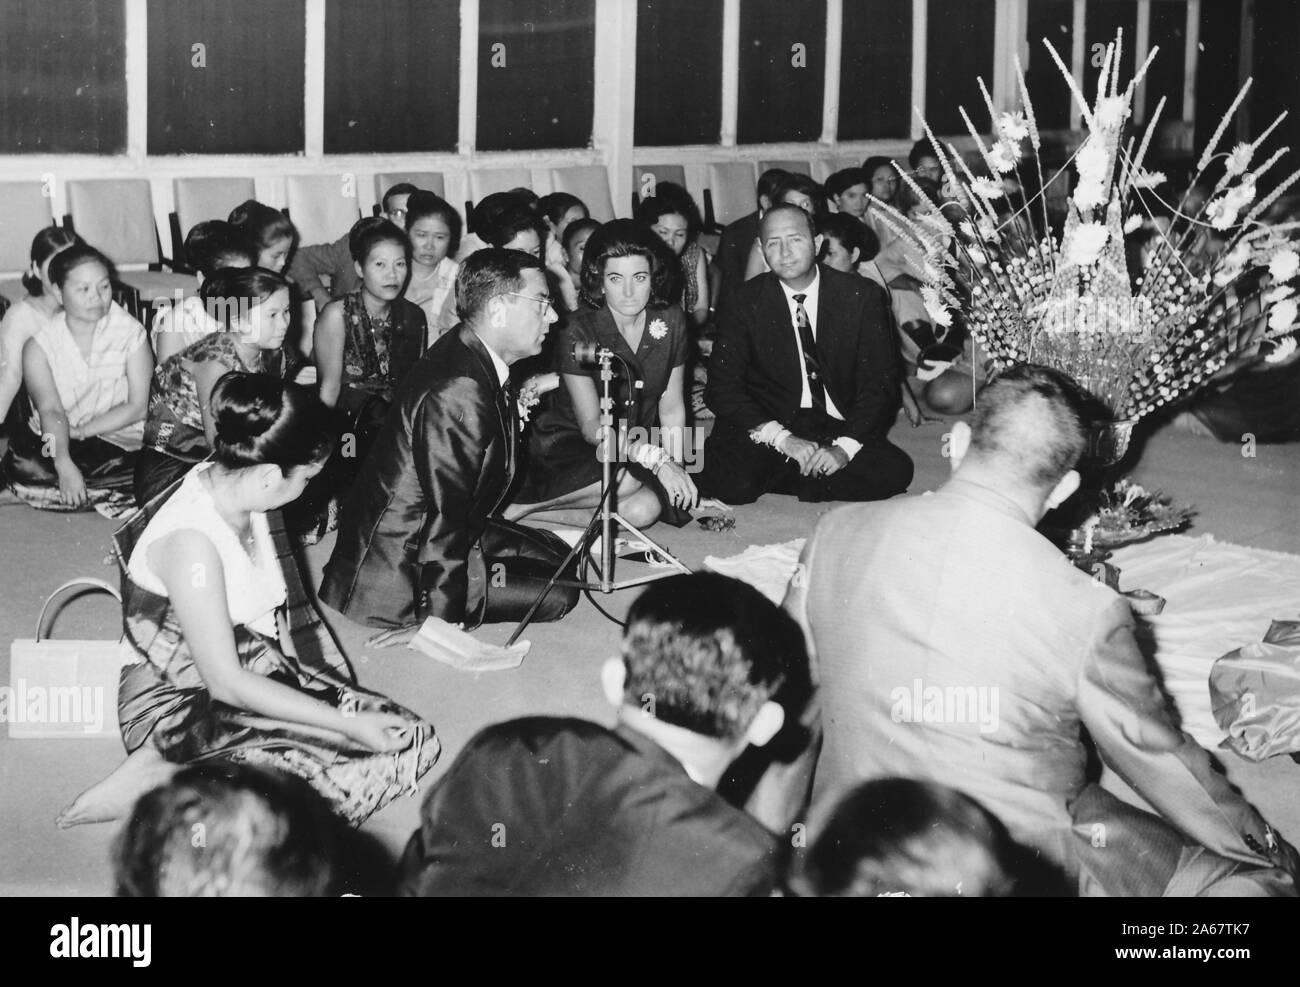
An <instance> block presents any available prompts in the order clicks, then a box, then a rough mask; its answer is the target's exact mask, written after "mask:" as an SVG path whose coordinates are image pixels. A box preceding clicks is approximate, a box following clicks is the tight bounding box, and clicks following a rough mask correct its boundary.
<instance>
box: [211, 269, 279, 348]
mask: <svg viewBox="0 0 1300 987" xmlns="http://www.w3.org/2000/svg"><path fill="white" fill-rule="evenodd" d="M288 287H289V282H288V281H287V280H286V279H285V278H284V277H283V276H282V275H280V274H276V273H275V272H274V271H268V270H267V269H266V268H264V267H219V268H217V269H216V270H215V271H213V272H212V276H211V277H210V278H207V279H206V280H204V282H203V286H202V287H201V288H199V298H200V299H201V300H202V302H203V309H204V311H205V312H207V313H208V315H209V316H211V317H212V319H213V320H214V321H215V322H218V323H220V324H221V325H222V326H223V327H224V328H225V330H226V332H231V331H233V330H234V325H233V322H234V320H235V318H236V317H238V316H239V315H240V314H241V313H246V312H247V311H248V310H249V309H252V308H256V307H257V306H258V305H260V304H262V302H264V301H266V300H267V299H268V298H270V297H271V296H272V295H273V294H275V293H276V292H277V291H281V290H283V289H286V288H288Z"/></svg>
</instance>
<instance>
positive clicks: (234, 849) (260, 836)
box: [113, 761, 345, 898]
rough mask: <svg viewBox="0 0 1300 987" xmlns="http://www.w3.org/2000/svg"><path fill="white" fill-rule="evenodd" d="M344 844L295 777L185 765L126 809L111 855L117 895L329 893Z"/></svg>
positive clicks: (325, 810) (224, 765)
mask: <svg viewBox="0 0 1300 987" xmlns="http://www.w3.org/2000/svg"><path fill="white" fill-rule="evenodd" d="M344 838H345V833H344V831H343V825H342V821H341V820H340V819H339V818H338V817H337V816H335V815H334V814H333V812H332V811H331V809H330V806H329V803H328V802H326V801H325V799H324V798H323V797H322V796H321V795H319V794H318V793H317V792H316V791H315V790H314V789H313V788H312V787H311V786H310V785H309V784H307V782H305V781H303V780H302V779H301V778H297V777H295V776H293V775H288V774H284V773H282V772H278V771H270V770H264V769H262V768H257V767H253V766H251V765H246V764H236V763H231V762H219V761H218V762H212V763H209V764H201V765H192V766H190V767H187V768H184V769H182V770H181V771H179V772H177V774H176V775H175V776H173V777H172V779H171V780H170V781H168V782H167V783H166V784H164V785H161V786H159V787H158V788H155V789H153V790H152V791H150V792H148V793H146V794H145V795H143V796H141V797H140V800H139V801H138V802H136V804H135V808H134V809H132V810H131V816H130V818H129V819H128V820H127V821H126V825H125V826H124V827H123V828H122V832H121V833H120V834H119V835H118V837H117V841H116V843H115V844H114V848H113V874H114V881H115V884H116V888H117V896H118V897H124V898H156V897H191V898H193V897H211V896H217V897H230V896H257V897H323V896H332V895H336V894H338V892H339V887H338V884H339V875H338V873H337V872H336V866H337V862H338V860H339V859H340V845H341V843H342V841H343V839H344Z"/></svg>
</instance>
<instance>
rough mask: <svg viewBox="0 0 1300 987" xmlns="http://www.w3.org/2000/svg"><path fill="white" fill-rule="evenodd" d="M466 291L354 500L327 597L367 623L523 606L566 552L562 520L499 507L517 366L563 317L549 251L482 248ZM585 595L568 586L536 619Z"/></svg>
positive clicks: (471, 621)
mask: <svg viewBox="0 0 1300 987" xmlns="http://www.w3.org/2000/svg"><path fill="white" fill-rule="evenodd" d="M456 300H457V309H458V311H459V313H460V317H461V324H460V325H458V326H457V327H456V328H455V329H453V330H451V331H450V332H447V333H446V334H444V335H443V336H442V338H440V339H439V340H438V342H436V343H435V344H434V345H433V346H432V347H430V348H429V350H428V352H427V353H425V354H424V356H423V357H422V358H421V359H420V360H419V362H417V363H416V365H415V366H414V367H413V368H412V369H411V372H410V374H408V375H407V378H406V380H405V381H404V382H403V384H402V387H401V389H400V390H399V391H398V393H397V396H396V398H395V400H394V402H393V407H392V409H391V410H390V411H389V413H388V418H387V420H386V421H385V422H384V426H383V428H382V429H381V431H380V432H379V435H378V436H377V437H376V439H375V442H374V445H373V446H372V448H371V450H370V453H369V455H368V456H367V457H366V460H365V462H364V463H363V464H362V467H361V472H360V475H359V476H358V478H357V482H356V484H355V486H354V487H353V489H352V491H351V493H350V496H349V498H348V499H347V501H346V502H345V504H344V506H343V513H342V516H341V518H340V521H339V534H338V542H337V543H336V544H335V546H334V552H333V554H332V555H331V556H330V560H329V562H328V563H327V564H326V566H325V578H324V581H323V582H322V584H321V590H320V598H321V600H322V601H324V602H325V603H327V604H329V605H330V606H331V607H334V608H335V609H336V610H338V611H340V612H341V613H343V614H346V615H347V616H348V617H351V618H352V619H353V620H356V621H358V622H359V623H364V624H370V625H371V626H376V627H392V628H412V627H414V626H416V625H418V624H419V623H420V622H422V621H423V620H424V619H425V618H426V617H429V616H434V617H440V618H442V619H443V620H446V621H448V622H449V623H453V624H463V625H464V626H465V627H467V628H470V627H477V626H478V625H479V624H480V623H492V622H495V621H504V620H514V619H518V618H519V617H522V616H523V613H524V611H525V610H526V609H527V607H528V605H529V604H530V603H531V602H532V600H533V598H534V597H535V596H536V595H537V591H538V590H540V588H541V587H542V585H543V584H544V583H545V581H546V579H547V577H548V576H549V575H550V574H551V573H552V572H554V571H555V569H556V568H557V567H558V566H559V564H560V561H561V560H562V559H563V558H564V557H565V555H566V554H567V549H568V546H567V545H566V544H565V543H564V542H563V541H562V540H561V539H559V538H558V537H555V536H554V535H552V534H551V533H550V532H547V531H542V530H540V529H536V528H524V527H522V526H519V525H512V524H510V523H509V522H507V521H504V520H502V519H500V518H498V517H494V516H493V515H494V513H495V511H496V509H497V508H498V507H499V506H500V503H501V501H502V500H503V499H504V497H505V494H506V490H507V489H508V488H509V486H510V481H511V479H512V478H513V476H514V470H515V460H516V447H517V444H518V435H517V433H518V418H517V416H518V414H519V410H518V406H517V399H516V397H515V395H514V393H513V391H512V390H511V387H510V365H511V364H512V363H515V362H516V361H518V360H522V359H524V358H525V357H529V356H534V355H536V354H537V353H538V352H540V350H541V347H542V340H543V339H545V337H546V332H547V330H548V328H549V327H550V325H551V323H553V322H554V321H555V319H556V315H555V310H554V308H553V307H552V305H551V298H550V295H549V294H548V292H547V287H546V274H545V272H544V270H543V268H542V265H541V262H540V261H538V260H537V259H536V258H535V257H532V256H531V255H529V254H525V253H521V252H520V251H517V250H496V249H490V250H481V251H479V252H478V253H476V254H474V255H473V256H471V257H469V258H468V259H466V260H465V262H464V263H462V264H461V266H460V271H459V272H458V273H457V275H456ZM576 602H577V591H576V590H573V589H571V588H563V587H556V588H555V589H554V590H553V591H552V592H551V593H549V594H548V595H547V598H546V602H545V604H544V605H543V607H542V609H541V610H539V611H538V614H537V616H536V617H535V619H537V620H555V619H557V618H558V617H560V616H563V615H564V614H565V613H567V612H568V611H569V610H570V609H572V607H573V605H574V604H575V603H576ZM394 643H396V639H395V640H394Z"/></svg>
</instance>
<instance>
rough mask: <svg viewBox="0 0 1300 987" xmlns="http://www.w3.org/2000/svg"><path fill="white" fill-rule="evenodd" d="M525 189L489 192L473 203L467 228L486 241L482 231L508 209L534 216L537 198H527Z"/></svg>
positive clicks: (408, 204)
mask: <svg viewBox="0 0 1300 987" xmlns="http://www.w3.org/2000/svg"><path fill="white" fill-rule="evenodd" d="M526 192H527V189H511V190H510V191H508V192H489V193H488V194H487V195H485V196H483V198H481V199H479V201H478V202H477V203H475V205H474V208H473V209H472V210H471V211H470V214H469V228H470V230H472V231H473V232H474V233H475V234H477V235H478V237H479V238H480V239H486V236H485V235H484V231H485V230H487V229H489V228H491V227H492V226H493V225H494V224H495V223H496V221H497V218H498V217H499V216H500V215H501V214H502V213H504V212H505V211H506V210H508V209H512V208H514V207H516V206H523V207H525V208H527V209H531V210H532V211H533V213H534V215H535V214H536V212H537V198H536V196H533V197H532V198H529V197H528V195H526V194H525V193H526ZM406 206H407V212H408V214H409V212H410V206H411V203H410V202H409V201H408V202H407V203H406Z"/></svg>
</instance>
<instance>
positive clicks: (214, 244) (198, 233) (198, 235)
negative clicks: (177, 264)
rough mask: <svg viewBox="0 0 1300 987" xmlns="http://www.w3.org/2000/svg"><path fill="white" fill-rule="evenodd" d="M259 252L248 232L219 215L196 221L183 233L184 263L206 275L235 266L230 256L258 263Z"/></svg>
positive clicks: (249, 263) (250, 264) (233, 258)
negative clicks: (191, 227) (199, 221)
mask: <svg viewBox="0 0 1300 987" xmlns="http://www.w3.org/2000/svg"><path fill="white" fill-rule="evenodd" d="M258 253H260V251H259V250H258V249H257V248H256V247H254V246H253V244H252V242H251V241H250V240H249V238H248V234H247V233H245V232H244V231H243V230H239V229H236V228H235V227H234V226H232V225H231V224H230V223H227V222H226V221H225V220H222V219H207V220H204V221H203V222H202V223H196V224H195V225H194V228H193V229H192V230H190V231H189V233H187V234H186V235H185V260H186V263H187V264H188V266H189V267H191V268H192V269H194V270H196V271H198V272H199V273H200V274H202V275H203V276H204V277H205V278H210V277H212V275H213V273H214V272H215V271H216V270H217V269H218V268H222V267H235V266H236V265H234V264H231V263H229V262H230V261H232V260H245V261H247V262H248V265H249V266H252V265H253V264H256V263H257V255H258Z"/></svg>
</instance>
